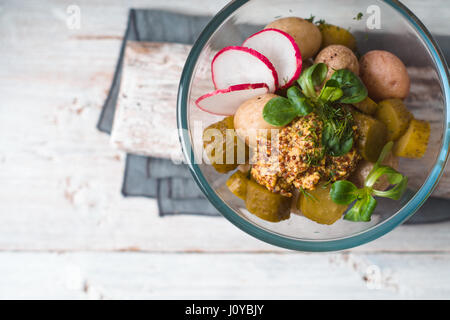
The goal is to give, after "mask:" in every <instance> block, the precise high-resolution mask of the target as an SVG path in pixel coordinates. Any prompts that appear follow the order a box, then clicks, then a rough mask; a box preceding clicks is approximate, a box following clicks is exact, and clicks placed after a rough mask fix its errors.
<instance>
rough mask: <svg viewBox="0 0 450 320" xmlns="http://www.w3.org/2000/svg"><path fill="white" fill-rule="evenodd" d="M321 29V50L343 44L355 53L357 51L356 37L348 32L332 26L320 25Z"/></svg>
mask: <svg viewBox="0 0 450 320" xmlns="http://www.w3.org/2000/svg"><path fill="white" fill-rule="evenodd" d="M319 29H320V33H321V34H322V46H321V48H325V47H328V46H329V45H332V44H341V45H343V46H346V47H347V48H349V49H351V50H353V51H355V50H356V40H355V37H354V36H353V35H352V34H351V33H350V32H349V31H348V30H346V29H343V28H341V27H338V26H334V25H332V24H320V25H319Z"/></svg>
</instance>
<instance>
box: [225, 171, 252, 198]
mask: <svg viewBox="0 0 450 320" xmlns="http://www.w3.org/2000/svg"><path fill="white" fill-rule="evenodd" d="M247 182H248V178H247V174H245V173H244V172H242V171H239V170H238V171H236V172H235V173H233V174H232V175H231V177H229V178H228V180H227V182H226V184H227V187H228V189H229V190H230V191H231V192H232V193H233V194H234V195H235V196H237V197H239V198H241V199H242V200H245V197H246V195H247Z"/></svg>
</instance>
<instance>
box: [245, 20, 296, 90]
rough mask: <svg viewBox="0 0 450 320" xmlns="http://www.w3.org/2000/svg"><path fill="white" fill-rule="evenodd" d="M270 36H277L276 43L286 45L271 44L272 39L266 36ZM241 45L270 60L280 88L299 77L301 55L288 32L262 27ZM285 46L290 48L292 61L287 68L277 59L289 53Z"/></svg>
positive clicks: (272, 42) (287, 85) (289, 84)
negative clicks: (262, 28)
mask: <svg viewBox="0 0 450 320" xmlns="http://www.w3.org/2000/svg"><path fill="white" fill-rule="evenodd" d="M270 36H272V37H273V39H275V37H278V38H277V39H278V40H279V41H278V44H281V43H283V45H285V46H286V47H282V46H280V45H278V46H273V44H274V41H269V40H268V37H270ZM271 45H272V46H271ZM242 46H243V47H249V48H251V49H254V50H256V51H258V52H260V53H261V54H263V55H264V56H266V57H267V58H268V59H269V60H270V61H271V62H272V64H273V65H274V67H275V69H276V72H277V74H278V84H279V88H280V89H285V88H287V87H290V86H291V85H292V84H293V83H294V81H295V80H297V79H298V78H299V77H300V73H301V71H302V55H301V52H300V49H299V47H298V45H297V43H296V42H295V40H294V38H292V36H290V35H289V34H288V33H286V32H284V31H282V30H278V29H273V28H268V29H264V30H261V31H259V32H257V33H255V34H253V35H251V36H250V37H249V38H248V39H247V40H245V41H244V43H243V44H242ZM288 46H289V47H288ZM286 48H291V49H292V52H291V56H292V58H289V59H292V62H291V63H290V64H291V66H290V68H289V70H286V65H285V62H284V61H279V59H280V57H283V55H286V54H289V52H288V51H287V50H286ZM285 78H287V80H285ZM283 82H284V84H283Z"/></svg>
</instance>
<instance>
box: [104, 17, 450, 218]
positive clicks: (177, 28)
mask: <svg viewBox="0 0 450 320" xmlns="http://www.w3.org/2000/svg"><path fill="white" fill-rule="evenodd" d="M209 20H210V17H204V16H190V15H184V14H178V13H173V12H167V11H161V10H146V9H139V10H136V9H131V10H130V12H129V19H128V26H127V30H126V33H125V36H124V40H123V43H122V47H121V50H120V55H119V60H118V63H117V67H116V71H115V74H114V79H113V82H112V85H111V88H110V92H109V95H108V97H107V99H106V101H105V104H104V107H103V110H102V113H101V115H100V119H99V122H98V125H97V127H98V129H99V130H100V131H102V132H106V133H109V134H110V133H111V130H112V125H113V121H114V117H115V109H116V104H117V102H118V95H119V91H120V82H121V77H122V64H123V59H124V53H125V48H126V42H127V41H147V42H175V43H179V44H193V42H194V41H195V39H196V38H197V36H198V35H199V34H200V32H201V31H202V29H203V28H204V26H205V25H206V24H207V22H208V21H209ZM235 28H236V27H235ZM258 29H259V26H245V32H244V31H243V30H240V27H237V28H236V29H234V30H232V31H233V32H231V34H233V35H235V36H236V37H242V34H244V33H246V34H249V32H251V31H256V30H258ZM228 40H229V39H228ZM225 45H226V44H223V46H225ZM122 194H123V195H124V196H140V197H150V198H155V199H157V201H158V208H159V214H160V215H161V216H165V215H176V214H194V215H207V216H219V213H218V212H217V210H216V209H215V208H214V207H213V206H212V205H211V204H210V202H209V201H208V200H207V199H206V198H205V196H204V195H203V193H202V192H201V191H200V189H199V188H198V187H197V185H196V183H195V182H194V181H193V179H192V177H191V174H190V172H189V169H188V167H187V166H186V165H176V164H174V163H173V162H172V161H171V160H168V159H161V158H155V157H147V156H142V155H135V154H127V158H126V167H125V175H124V180H123V186H122ZM449 207H450V202H449V200H445V199H435V198H430V199H429V200H428V201H427V202H426V203H425V205H424V206H423V207H422V209H420V212H419V213H417V214H416V215H414V216H413V217H412V218H411V219H410V220H409V221H408V223H427V222H437V221H443V220H448V219H449V218H450V210H448V208H449Z"/></svg>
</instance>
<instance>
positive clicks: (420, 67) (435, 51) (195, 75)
mask: <svg viewBox="0 0 450 320" xmlns="http://www.w3.org/2000/svg"><path fill="white" fill-rule="evenodd" d="M337 3H339V4H337ZM358 13H362V14H363V16H362V17H361V15H359V16H360V19H359V18H358ZM311 15H313V16H315V17H316V19H325V21H326V22H327V23H331V24H334V25H338V26H340V27H343V28H350V31H351V32H352V33H353V34H354V35H355V37H356V39H357V43H358V50H359V52H360V53H361V54H364V53H365V52H367V51H369V50H373V49H380V50H388V51H390V52H392V53H394V54H396V55H397V56H398V57H400V59H401V60H402V61H403V62H404V63H405V64H406V65H407V67H408V68H409V69H408V71H409V73H410V76H411V78H412V85H411V93H410V97H409V98H407V100H406V104H407V106H408V107H409V109H410V111H411V112H412V113H413V114H414V116H415V117H417V118H418V119H423V120H427V121H429V122H430V123H431V128H432V131H431V137H430V142H429V147H428V150H427V152H426V154H425V156H424V157H423V158H422V159H419V160H407V159H402V160H401V162H400V166H399V170H400V171H402V165H403V166H404V167H409V168H411V167H412V168H414V170H412V172H410V173H409V174H410V177H409V178H410V182H409V185H408V190H407V192H406V193H405V194H404V196H403V197H402V199H401V200H399V201H393V200H388V199H379V198H378V199H377V200H379V205H378V206H377V209H376V211H375V213H374V214H373V216H372V221H370V222H356V223H355V222H350V221H346V220H343V219H340V220H338V221H337V222H336V223H334V224H333V225H331V226H327V225H320V224H317V223H315V222H313V221H311V220H308V219H307V218H305V217H303V216H301V215H296V214H292V215H291V218H290V219H288V220H285V221H282V222H279V223H270V222H267V221H263V220H261V219H259V218H258V217H256V216H254V215H252V214H250V213H248V212H247V211H246V210H245V205H244V202H243V201H242V200H240V199H238V198H237V197H235V196H234V195H233V194H231V192H230V191H228V189H227V187H226V186H225V181H226V179H227V178H228V176H229V175H223V174H219V173H217V172H215V171H214V169H213V168H212V167H211V166H210V165H208V164H206V163H205V161H203V160H202V159H203V157H202V155H203V150H202V149H203V148H202V130H203V129H204V128H205V127H206V126H207V125H209V124H210V123H213V122H216V121H218V120H221V119H222V118H223V117H217V116H212V115H209V114H206V113H204V112H203V111H201V110H199V109H198V108H197V107H196V106H195V104H194V101H195V99H196V98H198V97H199V96H201V95H203V94H205V93H207V92H209V91H213V84H212V81H211V77H210V64H211V60H212V58H213V56H214V54H215V52H217V51H218V50H220V49H221V48H223V47H225V46H230V45H241V44H242V42H243V40H244V39H246V38H247V37H248V36H249V35H251V34H253V33H254V32H256V31H258V30H260V29H262V28H263V27H264V25H266V24H267V23H269V22H271V21H273V20H275V19H278V18H280V17H288V16H298V17H303V18H309V17H310V16H311ZM448 79H449V76H448V67H447V65H446V62H445V60H444V59H443V55H442V53H441V51H440V49H439V48H438V46H437V45H436V43H435V41H434V40H433V38H432V37H431V35H430V33H429V32H428V31H427V29H426V28H425V27H424V26H423V24H422V23H421V22H420V21H419V19H418V18H417V17H416V16H414V14H413V13H412V12H411V11H409V10H408V9H407V8H406V7H405V6H404V5H402V4H401V3H399V2H398V1H374V0H368V1H366V0H364V1H361V0H340V1H334V0H316V1H314V2H313V1H310V0H295V1H289V0H285V1H280V0H279V1H272V0H237V1H233V2H231V3H230V4H229V5H227V6H226V7H225V8H224V9H222V10H221V11H220V12H219V13H218V14H217V15H216V16H215V17H214V18H213V19H212V20H211V22H210V23H209V24H208V25H207V26H206V28H205V29H204V30H203V32H202V33H201V35H200V36H199V38H198V40H197V41H196V43H195V44H194V46H193V48H192V51H191V52H190V54H189V57H188V59H187V62H186V65H185V67H184V70H183V73H182V76H181V81H180V87H179V92H178V107H177V119H178V128H179V135H180V140H181V144H182V147H183V152H184V155H185V158H186V160H187V162H188V165H189V167H190V170H191V172H192V175H193V176H194V179H195V181H196V182H197V184H198V185H199V187H200V188H201V190H202V191H203V192H204V193H205V195H206V196H207V198H208V199H209V201H210V202H211V203H212V204H213V205H214V206H215V207H216V208H217V210H218V211H219V212H221V213H222V215H223V216H224V217H225V218H227V219H228V220H229V221H230V222H231V223H233V224H234V225H236V226H237V227H238V228H240V229H242V230H243V231H245V232H247V233H248V234H250V235H252V236H254V237H256V238H258V239H260V240H262V241H265V242H268V243H271V244H273V245H276V246H280V247H284V248H288V249H293V250H301V251H332V250H341V249H346V248H350V247H355V246H358V245H361V244H363V243H366V242H369V241H372V240H374V239H376V238H378V237H380V236H382V235H384V234H386V233H387V232H389V231H391V230H392V229H394V228H395V227H396V226H398V225H400V224H401V223H402V222H404V221H405V220H406V219H408V217H410V216H411V215H413V214H414V212H415V211H416V210H417V209H418V208H419V207H420V206H421V205H422V204H423V203H424V201H425V200H426V199H427V198H428V196H429V195H430V194H431V192H432V191H433V189H434V188H435V186H436V185H437V183H438V181H439V178H440V176H441V175H442V172H443V169H444V167H445V164H446V161H447V156H448V149H449V140H450V129H449V124H450V113H449V108H450V89H449V82H448ZM427 94H428V95H430V94H431V95H432V96H433V100H432V101H434V102H433V103H431V104H427V102H426V101H427V100H430V99H427V98H426V95H427ZM421 98H423V99H421ZM417 101H420V103H417Z"/></svg>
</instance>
